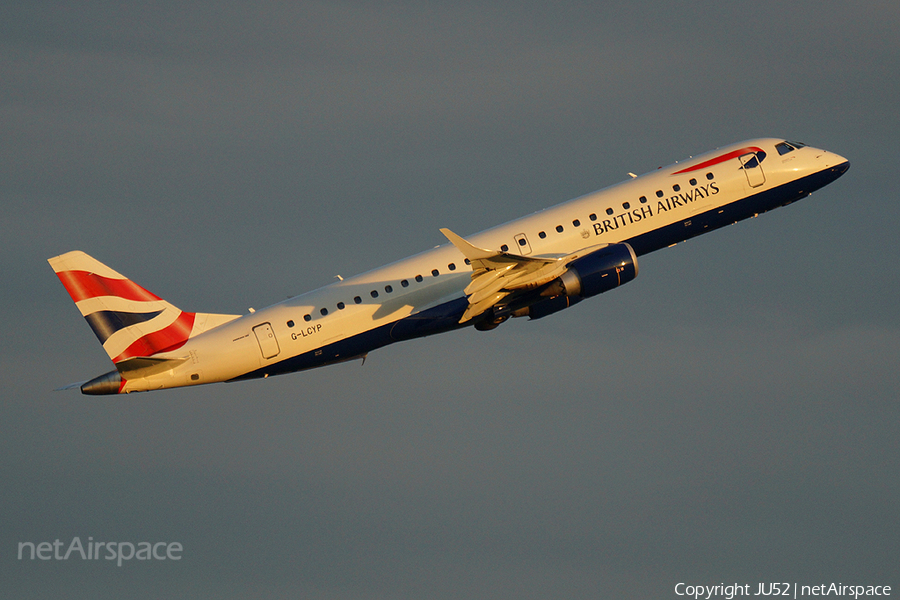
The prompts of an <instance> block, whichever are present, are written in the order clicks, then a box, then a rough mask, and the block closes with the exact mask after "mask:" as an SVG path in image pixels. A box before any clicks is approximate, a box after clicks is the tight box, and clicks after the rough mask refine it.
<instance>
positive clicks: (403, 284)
mask: <svg viewBox="0 0 900 600" xmlns="http://www.w3.org/2000/svg"><path fill="white" fill-rule="evenodd" d="M400 285H402V286H403V287H409V280H407V279H404V280H403V281H401V282H400Z"/></svg>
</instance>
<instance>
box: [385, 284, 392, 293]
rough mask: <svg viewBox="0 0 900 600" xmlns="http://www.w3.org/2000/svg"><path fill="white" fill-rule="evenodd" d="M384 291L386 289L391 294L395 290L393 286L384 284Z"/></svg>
mask: <svg viewBox="0 0 900 600" xmlns="http://www.w3.org/2000/svg"><path fill="white" fill-rule="evenodd" d="M384 291H386V292H387V293H388V294H390V293H391V292H393V291H394V288H392V287H391V286H389V285H386V286H384Z"/></svg>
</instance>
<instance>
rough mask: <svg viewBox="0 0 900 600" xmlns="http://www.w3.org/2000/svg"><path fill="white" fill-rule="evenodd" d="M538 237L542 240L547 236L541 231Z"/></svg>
mask: <svg viewBox="0 0 900 600" xmlns="http://www.w3.org/2000/svg"><path fill="white" fill-rule="evenodd" d="M538 237H539V238H541V239H544V238H545V237H547V234H546V233H545V232H543V231H542V232H540V233H539V234H538Z"/></svg>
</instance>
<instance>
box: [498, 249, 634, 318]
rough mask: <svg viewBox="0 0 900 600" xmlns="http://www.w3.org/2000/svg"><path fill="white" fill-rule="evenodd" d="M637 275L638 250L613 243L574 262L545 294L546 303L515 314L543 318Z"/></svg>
mask: <svg viewBox="0 0 900 600" xmlns="http://www.w3.org/2000/svg"><path fill="white" fill-rule="evenodd" d="M637 274H638V264H637V256H636V255H635V253H634V249H633V248H632V247H631V246H630V245H628V244H626V243H624V242H623V243H621V244H612V245H610V246H607V247H605V248H601V249H600V250H597V251H595V252H591V253H590V254H588V255H587V256H583V257H581V258H579V259H577V260H575V261H572V263H571V264H570V265H569V268H568V270H567V271H566V272H565V273H563V274H562V275H561V276H560V277H559V278H557V279H555V280H553V281H551V282H550V283H549V284H548V285H547V287H546V288H544V289H543V290H542V291H541V296H543V297H545V298H546V300H539V301H537V302H535V303H533V304H531V305H530V306H528V307H525V308H522V309H519V310H517V311H515V313H514V315H515V316H517V317H519V316H526V315H527V316H529V317H531V318H532V319H540V318H541V317H546V316H547V315H550V314H553V313H555V312H559V311H561V310H563V309H564V308H568V307H570V306H572V305H574V304H577V303H578V302H581V301H582V300H583V299H585V298H590V297H591V296H596V295H597V294H602V293H603V292H608V291H609V290H611V289H614V288H617V287H619V286H620V285H623V284H626V283H628V282H629V281H631V280H632V279H634V278H635V277H637Z"/></svg>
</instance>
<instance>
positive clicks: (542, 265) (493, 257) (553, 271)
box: [441, 229, 607, 323]
mask: <svg viewBox="0 0 900 600" xmlns="http://www.w3.org/2000/svg"><path fill="white" fill-rule="evenodd" d="M441 233H443V234H444V236H445V237H446V238H447V239H448V240H450V243H452V244H453V245H454V246H456V248H457V250H459V251H460V252H462V254H463V256H465V257H466V258H467V259H468V262H469V264H470V266H471V267H472V281H471V283H469V285H467V286H466V289H465V294H466V296H468V299H469V307H468V308H467V309H466V312H465V313H464V314H463V316H462V319H460V321H459V322H460V323H464V322H466V321H469V320H471V319H474V318H476V317H478V316H479V315H481V314H483V313H485V312H486V311H488V310H489V309H490V308H491V307H493V306H494V305H495V304H497V303H499V302H500V301H502V300H503V299H504V298H506V297H507V296H509V295H511V294H515V293H518V292H524V291H528V290H533V289H536V288H538V287H540V286H542V285H544V284H547V283H550V282H551V281H553V280H554V279H556V278H558V277H560V276H561V275H562V274H563V273H565V272H566V270H567V269H568V266H569V263H571V262H572V261H573V260H575V259H577V258H580V257H582V256H584V255H586V254H589V253H591V252H594V251H595V250H599V249H600V248H603V247H604V246H606V245H607V244H599V245H596V246H590V247H588V248H584V249H582V250H579V251H578V252H574V253H572V254H568V255H565V256H521V255H519V254H510V253H509V252H497V251H495V250H488V249H486V248H479V247H478V246H475V245H474V244H472V243H471V242H469V241H467V240H466V239H464V238H463V237H461V236H459V235H457V234H455V233H453V232H452V231H450V230H449V229H441Z"/></svg>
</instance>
